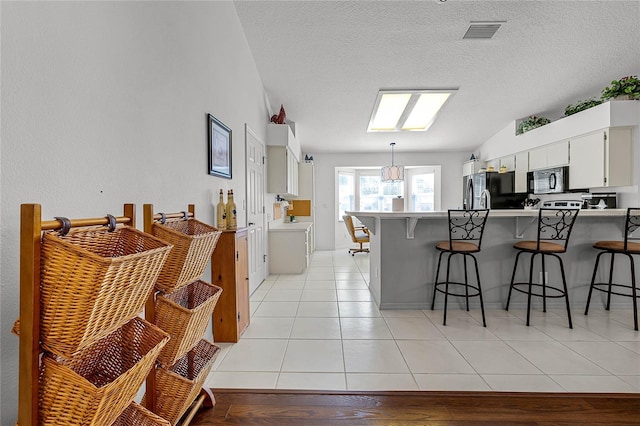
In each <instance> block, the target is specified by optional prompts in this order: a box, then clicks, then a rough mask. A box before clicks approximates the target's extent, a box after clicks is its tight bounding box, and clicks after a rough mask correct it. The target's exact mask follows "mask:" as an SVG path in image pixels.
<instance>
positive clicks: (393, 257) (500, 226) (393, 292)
mask: <svg viewBox="0 0 640 426" xmlns="http://www.w3.org/2000/svg"><path fill="white" fill-rule="evenodd" d="M347 214H349V215H351V216H355V217H357V218H358V219H359V220H360V221H361V222H362V223H363V224H364V225H365V226H367V227H368V228H369V229H370V230H371V242H370V249H371V253H370V255H369V256H370V284H369V289H370V291H371V293H372V295H373V298H374V299H375V301H376V304H377V305H378V307H379V308H380V309H427V308H429V307H430V306H431V296H432V292H433V282H434V279H435V268H436V265H437V258H438V254H439V252H438V251H437V250H436V249H435V244H436V242H438V241H440V240H446V239H448V226H447V212H446V211H438V212H393V213H389V212H358V211H350V212H347ZM625 215H626V210H625V209H604V210H599V209H589V210H580V213H579V214H578V218H577V219H576V223H575V225H574V228H573V231H572V234H571V239H570V242H569V247H568V250H567V253H565V254H562V255H561V256H562V257H563V259H564V261H565V272H566V274H567V280H568V283H569V292H570V294H569V297H570V300H571V302H572V305H574V307H575V308H576V309H578V308H580V309H584V304H585V303H586V297H587V292H588V289H589V282H590V281H591V273H592V271H593V263H594V261H595V256H596V254H597V251H596V250H594V249H593V248H592V247H591V245H592V244H593V242H595V241H597V240H619V239H621V238H623V229H624V217H625ZM537 217H538V210H537V209H533V210H522V209H514V210H491V211H490V212H489V218H488V220H487V225H486V228H485V232H484V237H483V241H482V251H481V252H480V253H479V254H478V255H477V258H478V261H479V267H480V278H481V281H482V287H483V297H484V301H485V306H486V307H487V308H494V309H495V308H502V307H503V306H504V303H505V302H506V296H507V293H508V290H509V281H510V279H511V272H512V268H513V262H514V260H515V254H516V250H514V249H513V244H514V243H516V242H517V241H519V240H521V239H527V240H535V238H536V232H537ZM458 260H460V259H456V260H455V261H452V273H459V272H460V271H461V270H462V267H461V264H460V265H458V264H457V261H458ZM525 263H527V262H521V265H523V266H522V268H520V266H519V267H518V274H517V275H516V279H519V277H524V274H525V266H524V264H525ZM537 263H539V260H538V261H537ZM548 263H549V265H547V269H548V271H549V281H550V282H551V283H552V284H553V283H557V282H558V281H557V279H556V278H557V277H559V271H558V269H557V262H553V261H549V262H548ZM619 269H620V270H621V274H620V277H619V279H621V280H624V279H627V277H625V276H624V273H623V272H624V270H625V269H627V268H619ZM627 274H628V272H627ZM455 278H456V277H455V276H454V277H453V279H454V280H455ZM458 278H461V277H458ZM603 294H604V293H603ZM594 297H597V298H599V297H600V295H599V294H598V295H595V294H594ZM438 300H440V299H438ZM463 300H464V299H462V298H452V302H451V301H450V303H451V307H452V308H454V309H455V305H456V303H458V302H460V303H461V302H462V301H463ZM617 301H620V302H621V303H623V304H624V305H625V306H626V305H627V303H625V302H627V301H626V300H624V299H623V300H620V299H615V298H614V300H613V301H612V304H615V303H616V302H617ZM473 302H475V301H472V304H473ZM534 302H535V301H534ZM554 302H557V303H558V306H559V307H561V303H562V301H561V300H560V299H558V301H555V300H554V301H548V302H547V303H549V304H550V305H551V306H554ZM594 302H595V303H597V301H594ZM476 303H477V302H476ZM592 303H593V302H592ZM512 304H514V307H516V308H517V307H521V306H525V298H524V297H517V296H514V300H513V301H512ZM534 306H535V304H534Z"/></svg>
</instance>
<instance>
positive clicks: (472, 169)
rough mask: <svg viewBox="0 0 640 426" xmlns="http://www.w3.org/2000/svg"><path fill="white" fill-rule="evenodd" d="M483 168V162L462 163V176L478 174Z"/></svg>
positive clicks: (470, 161)
mask: <svg viewBox="0 0 640 426" xmlns="http://www.w3.org/2000/svg"><path fill="white" fill-rule="evenodd" d="M483 167H484V162H483V161H478V160H469V161H465V162H464V163H462V176H469V175H472V174H474V173H478V172H479V171H480V169H481V168H483Z"/></svg>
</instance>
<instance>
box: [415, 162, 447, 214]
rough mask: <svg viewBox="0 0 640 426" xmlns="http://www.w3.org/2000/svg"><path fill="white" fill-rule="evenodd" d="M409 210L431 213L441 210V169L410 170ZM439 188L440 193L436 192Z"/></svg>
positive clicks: (422, 168) (423, 168) (421, 168)
mask: <svg viewBox="0 0 640 426" xmlns="http://www.w3.org/2000/svg"><path fill="white" fill-rule="evenodd" d="M407 175H408V178H407V180H408V182H409V191H408V192H409V204H408V206H409V210H411V211H417V212H429V211H434V210H439V209H440V193H439V192H440V191H439V189H440V167H420V168H415V169H409V172H408V173H407ZM436 188H438V191H436Z"/></svg>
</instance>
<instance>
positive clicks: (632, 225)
mask: <svg viewBox="0 0 640 426" xmlns="http://www.w3.org/2000/svg"><path fill="white" fill-rule="evenodd" d="M638 228H640V208H629V209H627V217H626V220H625V226H624V240H623V241H598V242H596V243H595V244H593V248H595V249H598V250H600V253H598V256H597V257H596V263H595V265H594V267H593V276H592V277H591V285H590V286H589V296H588V297H587V306H586V308H585V310H584V314H585V315H587V314H588V313H589V304H590V303H591V294H592V293H593V290H594V289H595V290H598V291H602V292H604V293H607V305H606V309H607V311H608V310H609V307H610V306H611V295H612V294H615V295H618V296H626V297H631V298H632V300H633V326H634V330H636V331H637V330H638V301H637V298H638V297H640V296H639V295H638V291H637V288H636V272H635V265H634V263H633V255H640V242H635V241H633V240H636V241H640V236H638V237H632V234H633V232H634V231H636V230H637V229H638ZM629 240H632V241H629ZM606 253H609V254H611V263H610V264H609V281H608V282H606V283H601V282H599V283H597V282H595V281H596V274H597V272H598V263H599V262H600V256H602V255H603V254H606ZM616 254H622V255H625V256H627V257H628V258H629V263H630V265H631V284H619V283H618V284H616V283H614V282H613V260H614V259H615V255H616ZM613 287H615V288H616V289H618V288H619V289H621V290H620V291H622V289H628V290H630V291H631V294H629V293H628V292H627V293H619V292H618V291H614V290H612V288H613Z"/></svg>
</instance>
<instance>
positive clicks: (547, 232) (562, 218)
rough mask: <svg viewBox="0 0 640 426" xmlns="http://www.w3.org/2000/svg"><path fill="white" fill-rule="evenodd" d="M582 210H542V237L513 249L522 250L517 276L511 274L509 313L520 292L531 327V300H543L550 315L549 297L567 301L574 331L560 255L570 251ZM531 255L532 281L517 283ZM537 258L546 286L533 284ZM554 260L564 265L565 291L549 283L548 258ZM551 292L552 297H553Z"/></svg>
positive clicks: (530, 276)
mask: <svg viewBox="0 0 640 426" xmlns="http://www.w3.org/2000/svg"><path fill="white" fill-rule="evenodd" d="M579 211H580V210H579V209H545V208H541V209H540V212H539V214H538V237H537V239H536V241H520V242H517V243H515V244H514V245H513V248H515V249H516V250H518V254H517V255H516V261H515V263H514V265H513V273H512V274H511V284H510V286H509V297H508V298H507V306H506V310H507V311H508V310H509V303H510V302H511V292H512V290H516V291H518V292H520V293H524V294H526V295H527V326H528V325H529V318H530V316H531V297H532V296H536V297H542V311H543V312H547V297H553V298H558V297H564V299H565V302H566V305H567V317H568V318H569V328H573V323H572V322H571V309H570V307H569V292H568V291H567V279H566V277H565V274H564V264H563V263H562V258H561V257H560V256H559V254H561V253H564V252H566V251H567V244H568V243H569V236H570V235H571V229H572V228H573V224H574V222H575V220H576V217H578V212H579ZM523 253H527V254H530V255H531V259H530V264H529V281H528V282H514V281H515V277H516V269H517V267H518V260H519V259H520V255H521V254H523ZM537 255H540V257H541V260H542V275H541V276H542V283H541V284H540V283H534V282H533V266H534V260H535V258H536V256H537ZM547 256H551V257H554V258H556V259H557V260H558V263H559V264H560V274H561V276H562V288H559V287H554V286H551V285H549V284H548V283H547V282H546V266H545V257H547ZM534 288H536V289H538V288H541V289H542V293H536V292H534ZM549 291H551V294H549Z"/></svg>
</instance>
